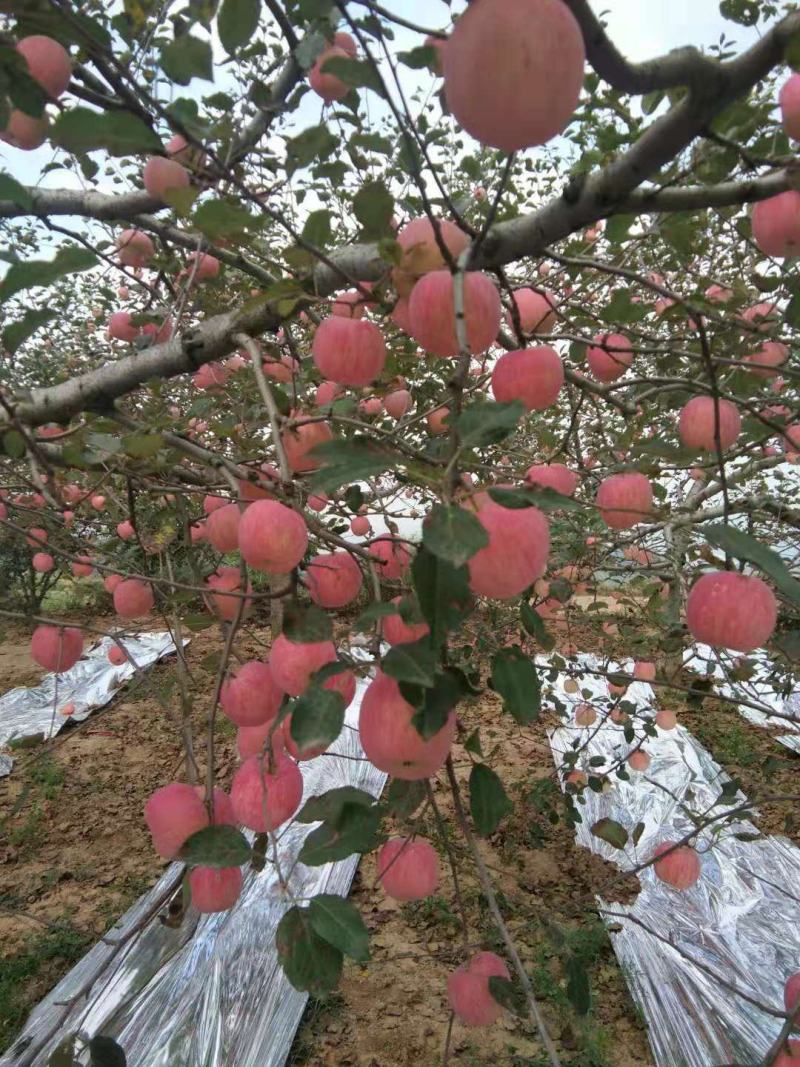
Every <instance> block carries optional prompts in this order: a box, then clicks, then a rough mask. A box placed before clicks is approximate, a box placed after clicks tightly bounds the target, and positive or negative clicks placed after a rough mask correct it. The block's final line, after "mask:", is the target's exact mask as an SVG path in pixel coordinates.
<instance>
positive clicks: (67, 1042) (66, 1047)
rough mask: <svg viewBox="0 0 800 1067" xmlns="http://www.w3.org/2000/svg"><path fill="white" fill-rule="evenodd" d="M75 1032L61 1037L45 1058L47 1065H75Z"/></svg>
mask: <svg viewBox="0 0 800 1067" xmlns="http://www.w3.org/2000/svg"><path fill="white" fill-rule="evenodd" d="M77 1036H78V1035H77V1034H67V1036H66V1037H64V1038H62V1039H61V1040H60V1041H59V1043H58V1044H57V1045H56V1047H55V1048H54V1049H53V1051H52V1052H51V1053H50V1056H49V1058H48V1060H47V1067H75V1055H76V1052H75V1038H76V1037H77Z"/></svg>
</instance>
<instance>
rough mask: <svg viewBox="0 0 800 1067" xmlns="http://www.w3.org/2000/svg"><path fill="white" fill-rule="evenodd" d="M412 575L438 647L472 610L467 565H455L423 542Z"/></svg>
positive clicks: (422, 610) (421, 606)
mask: <svg viewBox="0 0 800 1067" xmlns="http://www.w3.org/2000/svg"><path fill="white" fill-rule="evenodd" d="M411 575H412V578H413V581H414V588H415V590H416V593H417V600H418V602H419V607H420V611H421V612H422V615H423V618H424V619H425V621H426V622H427V624H428V626H430V629H431V632H430V640H431V642H432V643H433V645H434V647H438V646H439V645H441V644H442V642H443V641H444V640H445V638H446V637H447V634H448V632H449V631H450V630H455V629H457V628H458V627H459V626H460V625H461V623H462V622H463V621H464V619H465V618H466V616H467V614H468V613H469V609H470V607H471V605H472V601H473V597H472V593H471V592H470V588H469V573H468V571H467V568H466V567H454V566H453V565H452V563H448V562H447V561H446V560H443V559H439V558H438V557H437V556H434V555H433V553H432V552H429V551H428V549H427V548H425V546H424V545H423V547H422V548H420V550H419V551H418V552H417V554H416V556H415V557H414V562H413V563H412V564H411Z"/></svg>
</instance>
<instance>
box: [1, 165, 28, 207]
mask: <svg viewBox="0 0 800 1067" xmlns="http://www.w3.org/2000/svg"><path fill="white" fill-rule="evenodd" d="M0 200H10V201H11V203H12V204H16V205H17V207H23V208H26V209H27V208H30V207H32V206H33V197H32V196H31V194H30V193H29V192H28V190H27V189H26V188H25V186H24V185H20V183H19V182H18V181H17V180H16V178H12V177H11V175H10V174H0Z"/></svg>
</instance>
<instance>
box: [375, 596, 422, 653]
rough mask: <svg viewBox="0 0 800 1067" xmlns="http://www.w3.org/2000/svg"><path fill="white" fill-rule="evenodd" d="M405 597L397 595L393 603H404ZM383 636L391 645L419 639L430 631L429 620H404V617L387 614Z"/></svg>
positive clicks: (383, 625)
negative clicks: (410, 621) (408, 621)
mask: <svg viewBox="0 0 800 1067" xmlns="http://www.w3.org/2000/svg"><path fill="white" fill-rule="evenodd" d="M402 603H403V598H402V597H401V596H396V597H394V598H393V600H392V604H398V605H400V604H402ZM382 628H383V636H384V638H385V639H386V640H387V641H388V642H389V644H390V645H406V644H409V643H410V642H412V641H419V640H420V638H422V637H425V635H426V634H429V633H430V627H429V626H428V624H427V622H412V623H407V622H404V621H403V619H402V617H401V616H400V615H399V614H398V615H387V616H386V618H385V619H383V622H382Z"/></svg>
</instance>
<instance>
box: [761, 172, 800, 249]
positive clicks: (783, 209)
mask: <svg viewBox="0 0 800 1067" xmlns="http://www.w3.org/2000/svg"><path fill="white" fill-rule="evenodd" d="M751 217H752V223H753V239H754V241H755V242H756V244H757V245H758V247H759V248H760V249H761V251H762V252H763V253H764V255H765V256H775V257H776V258H778V259H783V258H785V257H787V256H796V255H797V254H798V252H800V193H798V192H797V190H796V189H789V190H787V192H785V193H778V195H777V196H771V197H770V198H769V199H768V200H761V201H759V203H757V204H754V205H753V212H752V216H751Z"/></svg>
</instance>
